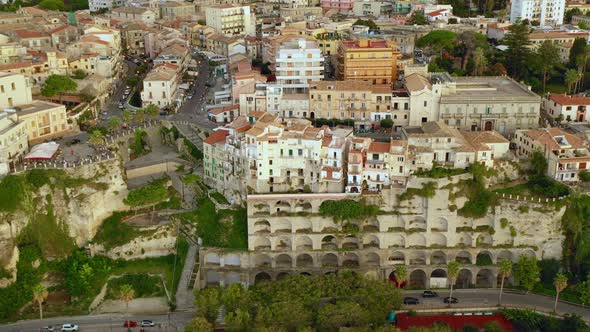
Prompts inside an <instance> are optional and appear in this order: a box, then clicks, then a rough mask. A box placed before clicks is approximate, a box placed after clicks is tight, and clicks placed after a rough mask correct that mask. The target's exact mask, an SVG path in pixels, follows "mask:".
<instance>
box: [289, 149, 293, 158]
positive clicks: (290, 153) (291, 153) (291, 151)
mask: <svg viewBox="0 0 590 332" xmlns="http://www.w3.org/2000/svg"><path fill="white" fill-rule="evenodd" d="M289 157H293V150H291V149H289Z"/></svg>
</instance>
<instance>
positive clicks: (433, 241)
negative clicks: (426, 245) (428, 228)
mask: <svg viewBox="0 0 590 332" xmlns="http://www.w3.org/2000/svg"><path fill="white" fill-rule="evenodd" d="M429 237H430V246H431V247H438V248H443V247H446V246H447V237H446V236H445V235H444V234H441V233H430V236H429Z"/></svg>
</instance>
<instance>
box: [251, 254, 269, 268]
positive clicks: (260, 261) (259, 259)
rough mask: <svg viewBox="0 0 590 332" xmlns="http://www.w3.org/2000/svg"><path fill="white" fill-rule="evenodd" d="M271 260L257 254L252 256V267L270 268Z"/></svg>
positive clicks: (266, 256) (267, 256)
mask: <svg viewBox="0 0 590 332" xmlns="http://www.w3.org/2000/svg"><path fill="white" fill-rule="evenodd" d="M270 263H271V258H270V256H269V255H265V254H257V255H256V256H254V267H258V268H260V267H270Z"/></svg>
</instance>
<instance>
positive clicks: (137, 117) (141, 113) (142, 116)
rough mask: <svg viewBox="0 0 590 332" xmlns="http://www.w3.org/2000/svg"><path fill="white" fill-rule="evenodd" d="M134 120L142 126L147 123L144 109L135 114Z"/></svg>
mask: <svg viewBox="0 0 590 332" xmlns="http://www.w3.org/2000/svg"><path fill="white" fill-rule="evenodd" d="M134 120H135V121H137V122H139V123H140V124H142V123H143V122H144V121H145V110H144V109H143V108H140V109H138V110H137V111H136V112H135V116H134Z"/></svg>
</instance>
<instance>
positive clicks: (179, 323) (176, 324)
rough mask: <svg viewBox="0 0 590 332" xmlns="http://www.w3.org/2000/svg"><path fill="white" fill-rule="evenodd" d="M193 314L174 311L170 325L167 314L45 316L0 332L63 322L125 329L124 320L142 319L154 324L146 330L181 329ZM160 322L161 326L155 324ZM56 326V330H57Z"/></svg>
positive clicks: (87, 327)
mask: <svg viewBox="0 0 590 332" xmlns="http://www.w3.org/2000/svg"><path fill="white" fill-rule="evenodd" d="M193 316H194V313H192V312H175V313H171V315H170V325H167V322H168V316H167V315H145V316H127V315H122V314H113V315H108V314H101V315H93V316H76V317H56V318H46V319H43V321H42V322H41V321H40V320H38V319H37V320H28V321H22V322H17V323H14V324H8V325H2V326H0V332H29V331H30V332H33V331H35V332H38V331H39V329H40V328H42V327H43V326H48V325H53V326H61V325H62V324H65V323H70V324H76V325H78V326H79V327H80V330H81V331H111V330H112V331H126V330H127V329H126V328H123V322H124V321H125V320H132V321H136V322H138V323H139V322H140V321H141V320H143V319H148V320H151V321H153V322H154V323H155V324H156V327H153V328H148V329H146V331H148V332H151V331H153V332H156V331H158V332H159V331H177V330H178V331H183V328H184V325H185V324H186V323H187V322H188V321H190V320H191V319H192V318H193ZM158 324H161V327H158V326H157V325H158ZM59 330H60V329H59V328H56V332H59ZM132 331H136V332H137V331H139V328H134V329H132Z"/></svg>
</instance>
